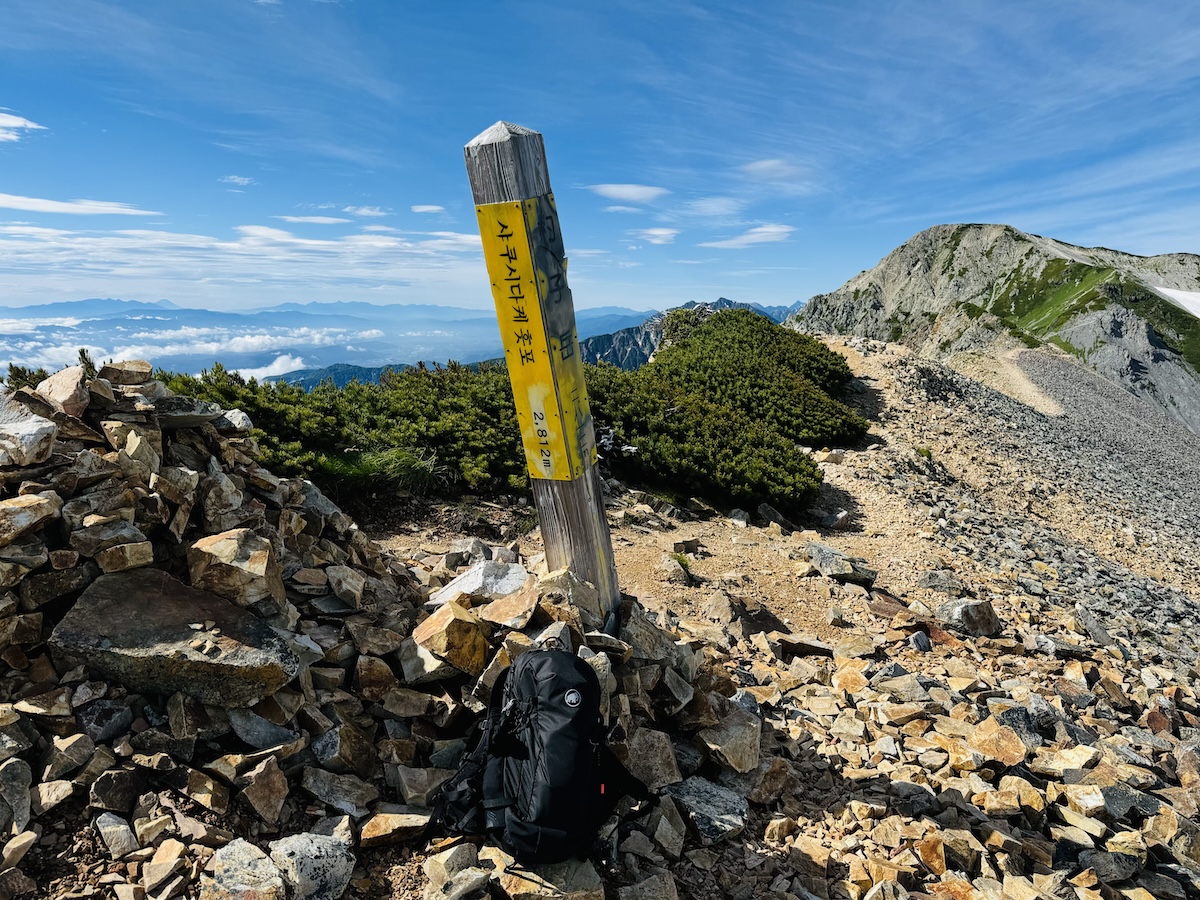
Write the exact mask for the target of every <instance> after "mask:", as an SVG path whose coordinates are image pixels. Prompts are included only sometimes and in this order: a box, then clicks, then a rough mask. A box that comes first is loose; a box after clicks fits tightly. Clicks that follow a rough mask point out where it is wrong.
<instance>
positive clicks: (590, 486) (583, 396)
mask: <svg viewBox="0 0 1200 900" xmlns="http://www.w3.org/2000/svg"><path fill="white" fill-rule="evenodd" d="M463 154H464V156H465V157H466V163H467V175H468V176H469V177H470V180H471V193H472V195H473V196H474V199H475V212H476V214H477V216H478V218H479V235H480V237H481V238H482V239H483V253H484V258H485V260H486V261H487V271H488V276H489V278H490V279H491V282H492V299H493V300H495V302H496V317H497V318H498V319H499V320H500V335H501V337H502V338H503V341H504V356H505V359H506V360H507V362H508V373H509V377H510V378H511V379H512V386H513V401H514V403H515V404H516V407H517V420H518V421H519V422H520V424H521V441H522V443H523V444H524V447H525V459H526V462H527V464H528V466H529V478H530V484H531V485H532V487H533V500H534V503H535V505H536V506H537V511H538V517H539V519H540V521H541V526H542V539H543V541H544V543H545V545H546V564H547V565H548V566H549V567H550V570H551V571H554V570H555V569H561V568H568V569H571V570H572V571H573V572H574V573H575V574H576V575H577V576H578V577H580V578H583V579H585V580H587V581H590V582H591V583H592V584H594V585H595V586H596V589H597V590H598V591H599V592H600V605H601V610H602V612H603V613H604V616H605V621H604V628H605V630H606V631H609V632H610V633H612V632H614V631H615V629H616V627H617V619H618V614H617V611H618V607H619V605H620V601H621V593H620V590H619V588H618V587H617V569H616V566H615V564H614V563H613V550H612V537H611V536H610V535H609V533H608V519H607V518H606V516H605V513H604V500H603V497H602V495H601V489H600V473H599V470H598V469H597V468H596V435H595V431H594V429H593V426H592V414H591V409H590V407H589V405H588V397H587V387H586V386H585V385H584V383H583V361H582V360H581V359H580V356H579V336H578V334H577V333H576V330H575V306H574V302H573V301H572V298H571V289H570V288H569V287H567V260H566V259H565V257H564V250H563V240H562V233H561V232H560V231H559V227H558V213H557V211H556V210H555V206H554V195H553V194H552V193H551V192H550V173H549V171H548V170H547V168H546V152H545V148H544V147H543V144H542V136H541V134H539V133H538V132H536V131H532V130H530V129H528V128H522V127H521V126H520V125H511V124H509V123H508V122H497V123H496V124H495V125H493V126H492V127H491V128H489V129H487V131H484V132H483V133H482V134H480V135H479V136H478V137H476V138H475V139H474V140H473V141H471V142H470V143H469V144H467V146H466V147H465V148H464V150H463Z"/></svg>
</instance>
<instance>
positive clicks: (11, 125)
mask: <svg viewBox="0 0 1200 900" xmlns="http://www.w3.org/2000/svg"><path fill="white" fill-rule="evenodd" d="M45 130H46V126H45V125H39V124H38V123H37V122H31V121H30V120H29V119H26V118H23V117H22V116H16V115H13V114H12V113H6V112H0V144H2V143H11V142H13V141H19V140H21V138H23V137H24V136H25V134H24V132H26V131H45Z"/></svg>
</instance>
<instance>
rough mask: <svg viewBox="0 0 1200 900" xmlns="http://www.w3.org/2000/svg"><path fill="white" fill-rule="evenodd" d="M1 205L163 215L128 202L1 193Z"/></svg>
mask: <svg viewBox="0 0 1200 900" xmlns="http://www.w3.org/2000/svg"><path fill="white" fill-rule="evenodd" d="M0 207H2V208H4V209H20V210H24V211H25V212H39V213H69V214H72V215H81V216H108V215H111V216H161V215H162V213H160V212H152V211H150V210H146V209H138V208H137V207H134V206H130V205H129V204H128V203H116V202H114V201H111V200H42V199H40V198H38V197H18V196H17V195H16V194H0Z"/></svg>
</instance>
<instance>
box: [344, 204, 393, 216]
mask: <svg viewBox="0 0 1200 900" xmlns="http://www.w3.org/2000/svg"><path fill="white" fill-rule="evenodd" d="M342 212H344V213H350V215H352V216H368V217H376V216H387V215H391V214H390V213H389V212H387V211H386V210H383V209H380V208H379V207H378V206H343V207H342Z"/></svg>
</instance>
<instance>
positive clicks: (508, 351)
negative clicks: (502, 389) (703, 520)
mask: <svg viewBox="0 0 1200 900" xmlns="http://www.w3.org/2000/svg"><path fill="white" fill-rule="evenodd" d="M475 212H476V214H477V215H478V217H479V234H480V236H481V237H482V238H483V252H484V258H485V260H486V262H487V270H488V276H489V277H490V279H491V282H492V299H493V300H494V301H495V304H496V318H497V319H498V320H499V322H500V336H501V339H502V340H503V343H504V356H505V358H506V360H507V362H508V372H509V377H510V379H511V380H512V387H513V399H514V401H515V403H516V408H517V421H518V422H519V423H520V425H521V440H522V443H523V445H524V447H525V460H526V463H527V465H528V467H529V475H530V477H532V478H546V479H550V480H553V481H571V480H573V479H576V478H578V477H579V476H580V475H581V474H582V473H583V471H584V467H585V466H590V465H592V464H593V463H595V461H596V445H595V439H594V437H593V434H594V432H593V429H592V422H591V410H590V408H589V406H588V400H587V390H586V388H585V386H584V382H583V362H582V360H581V359H580V356H579V337H578V334H577V333H576V330H575V313H574V304H573V303H572V299H571V291H570V288H569V287H567V260H566V259H565V257H564V251H563V242H562V236H561V232H560V231H559V228H558V213H557V211H556V209H555V206H554V196H553V194H549V193H547V194H544V195H543V196H540V197H535V198H532V199H529V200H522V201H510V202H505V203H487V204H483V205H481V206H477V207H475Z"/></svg>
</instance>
